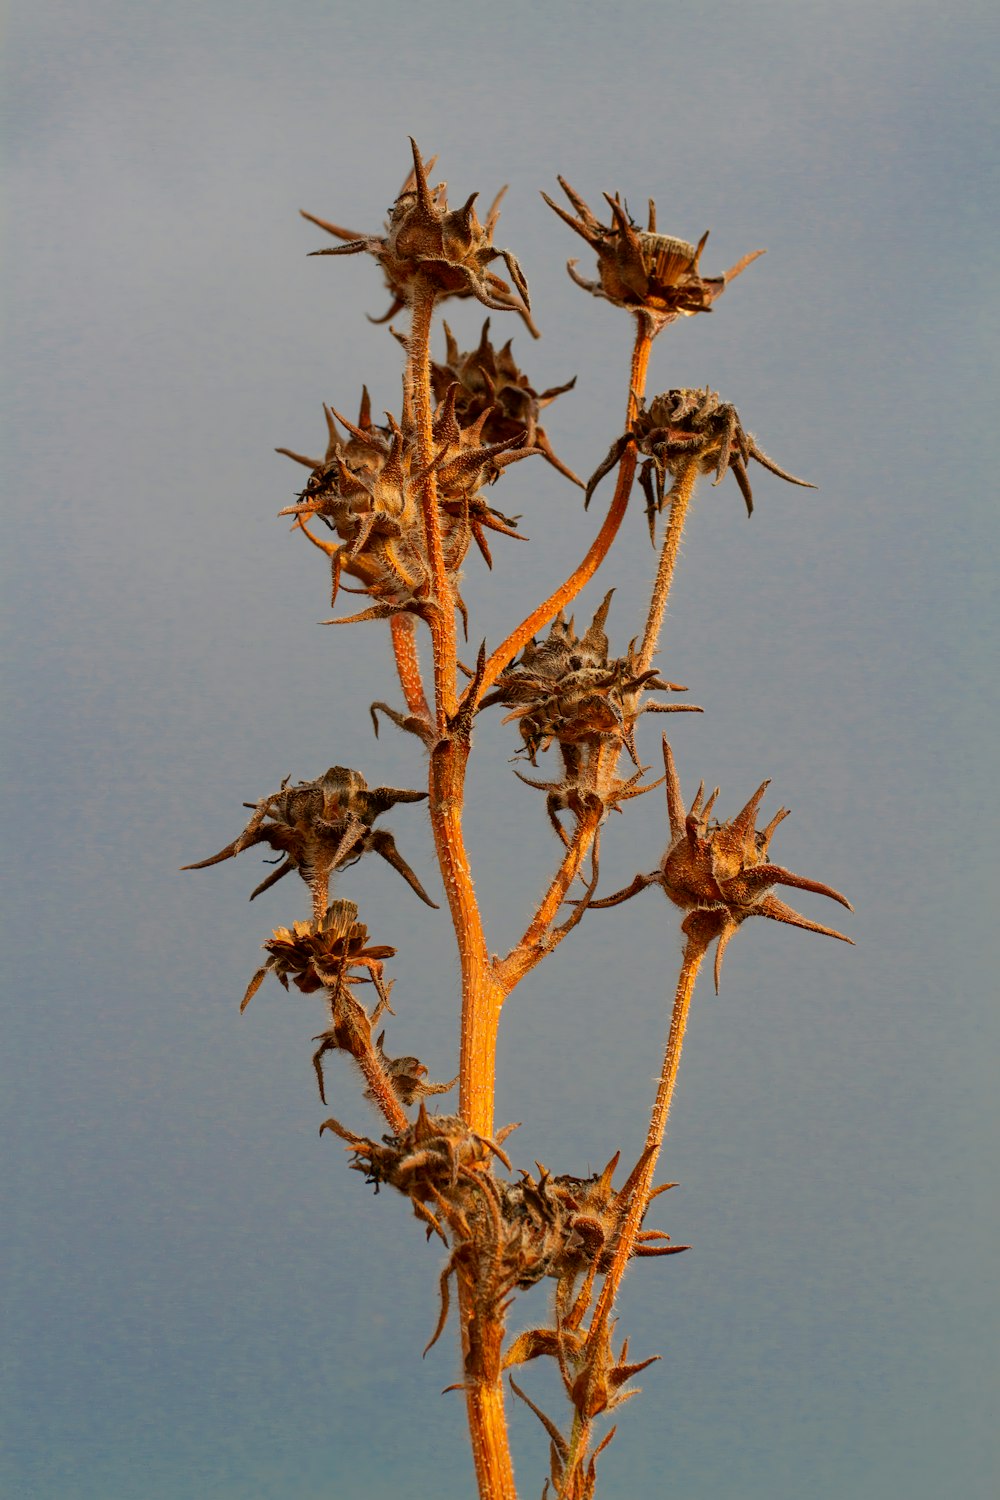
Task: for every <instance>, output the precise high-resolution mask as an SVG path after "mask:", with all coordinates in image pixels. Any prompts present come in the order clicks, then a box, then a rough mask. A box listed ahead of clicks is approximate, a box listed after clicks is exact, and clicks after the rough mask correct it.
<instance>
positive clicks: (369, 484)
mask: <svg viewBox="0 0 1000 1500" xmlns="http://www.w3.org/2000/svg"><path fill="white" fill-rule="evenodd" d="M457 389H458V387H457V385H456V386H453V387H452V388H451V389H449V391H448V392H446V393H445V396H444V397H443V399H442V400H441V402H440V403H439V404H438V406H437V408H436V410H435V412H434V416H433V421H432V428H431V435H432V441H433V446H434V458H433V462H432V466H431V467H432V468H433V470H434V473H435V477H436V490H437V500H438V508H439V515H440V523H441V543H442V550H443V553H444V561H445V568H446V570H447V572H448V574H449V576H450V577H451V579H452V580H453V582H455V583H456V585H457V581H458V576H459V570H460V569H461V566H462V563H463V562H464V560H465V555H466V553H467V551H468V548H469V543H470V542H471V541H475V542H476V544H477V545H478V547H479V549H480V551H481V552H482V554H483V556H484V558H485V559H486V561H487V563H488V564H490V565H492V559H491V556H490V551H489V546H488V545H487V542H486V535H485V534H486V532H487V531H497V532H501V533H502V534H503V535H505V536H512V537H518V536H519V533H518V532H517V531H516V530H515V529H514V523H513V522H512V521H511V520H510V519H508V517H506V516H503V515H501V514H500V512H499V511H497V510H494V509H493V508H492V507H491V506H490V505H489V504H488V502H487V500H486V497H485V495H484V494H483V493H482V487H483V486H484V485H487V484H491V483H492V482H493V481H494V480H495V479H496V478H497V476H498V475H499V474H500V473H501V472H502V470H503V469H504V468H506V467H507V465H508V464H511V463H516V462H517V461H518V459H521V458H528V457H530V456H531V455H532V454H533V453H534V452H535V451H536V450H535V449H533V448H528V447H524V446H522V439H523V437H524V433H523V431H519V432H517V433H515V434H513V435H511V436H507V437H505V438H504V439H503V440H502V441H499V442H492V443H484V442H483V441H482V431H483V423H484V420H485V419H484V417H483V416H480V417H479V418H478V419H477V420H476V421H475V422H474V423H472V424H471V425H470V426H466V427H463V426H462V425H461V424H460V423H459V421H458V418H457V416H456V408H455V397H456V393H457ZM324 412H325V414H326V419H327V430H328V433H329V443H328V445H327V449H326V453H325V455H324V457H323V458H322V459H313V458H308V457H306V456H304V455H303V454H299V453H295V452H293V451H292V450H291V449H288V448H281V449H279V450H278V451H279V452H280V453H284V454H285V455H286V456H288V457H289V458H292V459H294V460H295V461H296V462H297V463H301V464H304V465H305V466H306V467H308V468H311V469H312V473H311V475H310V478H309V482H308V484H307V485H306V487H305V489H304V490H303V491H302V493H301V494H300V495H299V497H298V500H297V502H296V504H295V505H292V506H289V507H287V509H285V510H283V511H282V512H281V514H282V515H293V516H295V517H296V518H297V524H298V525H299V527H300V529H301V530H302V531H304V532H305V534H306V536H307V537H308V538H309V540H310V541H311V542H313V544H314V545H315V546H317V547H319V548H320V549H321V550H322V551H323V552H325V553H326V554H327V556H328V557H329V558H330V561H331V565H332V570H333V588H332V600H331V602H332V603H333V602H335V601H336V597H337V591H338V588H339V586H340V579H341V576H342V574H343V573H348V574H350V575H351V576H352V577H354V578H356V579H358V580H360V582H361V583H362V585H363V592H365V593H367V594H368V596H369V597H370V598H371V600H372V601H373V603H372V607H371V609H369V610H367V611H365V612H364V613H363V615H361V616H355V617H352V618H365V619H371V618H382V617H385V616H387V615H391V614H396V613H398V612H400V611H409V612H412V613H415V614H419V615H422V614H425V613H426V611H427V609H428V608H429V607H430V605H431V604H432V603H433V602H434V601H433V600H432V598H431V578H432V569H431V566H430V562H429V559H428V556H427V538H426V530H425V527H424V522H423V513H422V501H421V493H422V485H423V481H424V479H425V478H426V475H427V468H426V466H423V465H421V462H420V457H419V452H418V441H417V432H416V425H415V422H414V417H413V412H412V408H411V406H410V403H409V401H408V400H406V399H405V396H404V405H403V414H402V421H401V422H397V420H396V418H395V417H394V416H392V415H391V413H386V425H385V426H377V425H375V424H373V423H372V421H371V412H370V405H369V403H368V396H367V391H366V392H365V394H364V397H363V399H362V406H361V415H360V417H359V420H358V422H357V423H353V422H350V421H349V420H348V419H347V418H346V417H345V416H342V415H341V413H340V412H337V411H335V410H334V409H333V408H332V407H324ZM338 422H339V423H340V424H341V425H342V426H343V428H344V429H345V431H346V433H347V440H346V441H345V440H343V439H342V438H341V436H340V433H339V430H338V427H337V423H338ZM312 517H319V518H320V519H321V520H322V521H323V522H324V523H325V524H326V525H327V526H328V527H329V528H330V529H331V530H333V531H335V532H336V534H337V536H338V537H339V538H340V545H337V544H334V543H332V542H327V541H324V540H322V539H320V538H318V537H316V536H314V535H313V534H312V532H310V530H309V528H308V525H307V522H308V521H309V520H310V519H311V518H312ZM330 623H334V622H330ZM336 623H346V621H340V622H336Z"/></svg>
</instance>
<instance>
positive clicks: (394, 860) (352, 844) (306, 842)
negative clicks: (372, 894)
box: [183, 766, 437, 919]
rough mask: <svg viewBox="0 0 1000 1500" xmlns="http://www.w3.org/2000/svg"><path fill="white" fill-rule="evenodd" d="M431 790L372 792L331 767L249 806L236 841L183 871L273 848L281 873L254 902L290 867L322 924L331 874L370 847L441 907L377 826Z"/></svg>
mask: <svg viewBox="0 0 1000 1500" xmlns="http://www.w3.org/2000/svg"><path fill="white" fill-rule="evenodd" d="M426 796H427V793H426V792H410V791H403V790H402V789H400V788H398V787H388V786H378V787H371V788H369V786H368V783H367V781H366V780H365V778H364V777H363V776H362V775H361V773H360V771H352V770H350V769H349V768H348V767H347V766H331V767H330V769H329V770H328V771H325V772H324V773H323V775H322V776H320V777H317V779H316V780H315V781H300V782H299V783H298V784H297V785H296V786H291V787H290V786H288V784H287V781H286V782H285V783H283V784H282V787H281V790H280V791H278V792H272V793H271V795H270V796H269V797H263V798H262V799H261V801H260V802H258V803H256V804H254V803H252V802H246V803H244V806H245V807H253V809H254V814H253V817H252V818H251V819H250V821H249V823H248V824H247V826H246V827H245V828H244V830H243V832H242V833H241V834H240V836H239V838H235V839H233V841H232V843H230V844H227V845H226V847H225V848H224V849H220V850H219V852H218V854H213V855H212V857H211V858H210V859H203V860H200V861H199V862H198V863H197V864H193V865H184V867H183V868H184V869H185V870H204V869H206V868H207V867H208V866H209V865H217V864H219V863H220V862H221V861H222V860H225V859H233V858H235V856H236V855H237V854H241V853H242V852H243V850H244V849H250V848H252V847H253V846H254V845H255V844H268V845H269V846H270V847H271V848H272V849H276V850H278V852H279V853H280V854H283V855H284V859H283V861H282V863H281V864H279V866H278V868H277V869H276V870H275V871H274V872H273V873H272V874H270V875H269V876H268V877H267V879H266V880H263V881H261V883H260V885H259V886H257V888H256V890H254V891H252V892H251V895H250V900H251V901H252V900H253V899H254V897H255V896H259V895H260V894H261V892H262V891H266V890H268V888H269V887H270V886H272V885H274V884H275V882H276V881H278V880H281V879H282V877H283V876H285V875H287V874H288V873H289V872H290V871H291V870H298V872H299V874H300V876H301V877H302V879H303V880H304V881H305V882H306V884H307V885H308V886H309V887H310V889H311V890H312V894H313V911H314V913H315V916H316V918H317V919H320V918H322V916H323V914H324V913H325V912H326V909H327V903H328V901H329V887H330V877H331V875H332V874H333V873H334V871H336V870H340V869H343V868H344V867H345V866H346V865H349V864H353V863H354V862H355V860H357V859H360V858H361V856H362V855H363V854H367V853H368V852H369V850H374V851H375V853H376V854H380V855H381V856H382V858H383V859H384V860H386V862H387V863H388V864H390V865H392V867H393V869H394V870H398V871H399V873H400V875H402V877H403V879H404V880H405V881H406V883H407V885H409V886H410V887H411V888H412V889H413V890H414V891H416V893H417V895H418V896H419V897H420V899H421V901H425V902H426V903H427V905H428V906H436V905H437V903H436V902H434V901H432V900H431V898H430V896H428V894H427V892H426V891H425V890H424V888H423V886H422V885H421V884H420V881H419V880H418V879H417V877H416V875H414V873H413V871H412V870H411V869H410V867H409V865H408V864H407V863H406V861H405V860H404V859H403V857H402V855H401V854H400V853H399V850H398V849H397V848H396V844H395V840H394V839H393V837H392V834H391V833H389V832H388V831H387V830H386V829H384V828H373V827H372V824H373V823H374V821H375V819H376V818H377V817H378V816H379V814H380V813H383V812H386V811H387V810H388V809H389V808H390V807H393V806H394V805H395V804H396V803H397V802H423V801H424V800H425V798H426Z"/></svg>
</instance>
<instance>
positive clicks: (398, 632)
mask: <svg viewBox="0 0 1000 1500" xmlns="http://www.w3.org/2000/svg"><path fill="white" fill-rule="evenodd" d="M389 624H390V629H391V631H392V650H393V654H394V656H395V658H396V671H397V672H398V674H399V685H400V687H401V688H402V689H403V697H404V698H405V699H406V706H407V708H408V709H409V710H410V713H411V714H416V715H417V716H418V718H421V719H427V720H430V718H431V711H430V708H429V707H428V704H427V698H426V696H425V694H424V682H423V678H422V677H421V675H420V661H419V659H418V657H417V634H416V622H415V620H414V618H413V616H412V615H393V617H392V619H391V621H390V622H389Z"/></svg>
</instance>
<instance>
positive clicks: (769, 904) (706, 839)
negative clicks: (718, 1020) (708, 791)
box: [590, 736, 854, 989]
mask: <svg viewBox="0 0 1000 1500" xmlns="http://www.w3.org/2000/svg"><path fill="white" fill-rule="evenodd" d="M663 764H664V768H665V771H666V786H667V815H668V818H669V822H670V843H669V844H668V845H667V849H666V851H665V853H664V855H663V858H662V860H661V861H660V865H659V868H658V869H656V870H654V871H653V872H652V874H650V875H637V876H636V877H635V879H634V880H633V882H632V884H631V885H630V886H627V887H626V888H625V889H624V890H621V891H617V892H616V893H615V895H613V896H605V897H603V898H602V899H601V900H598V901H591V902H590V905H591V907H595V906H596V907H600V906H617V905H618V903H619V902H621V901H627V900H628V899H629V897H631V896H634V895H636V894H637V892H639V891H641V890H644V889H645V887H646V886H647V885H658V886H659V887H660V889H661V890H662V891H663V893H664V895H665V896H666V897H667V899H668V900H669V901H672V902H673V903H674V905H675V906H679V907H680V908H681V909H682V910H683V911H686V912H688V913H689V914H690V915H689V916H688V917H687V918H686V920H685V922H684V924H683V925H684V930H685V931H686V932H688V933H689V935H690V934H691V933H692V932H693V931H695V930H697V931H698V933H699V935H700V936H701V937H703V938H704V940H705V942H706V945H707V944H709V943H712V942H714V941H715V940H716V939H718V948H717V950H716V956H715V987H716V989H718V987H719V976H720V974H721V972H722V960H723V955H724V954H725V951H726V947H727V946H728V944H729V941H730V939H731V938H732V936H733V934H734V933H736V932H738V931H739V928H740V927H741V926H742V924H743V923H744V922H745V921H746V919H747V918H748V917H770V918H771V920H772V921H774V922H786V923H788V925H789V926H791V927H804V928H805V929H806V931H807V932H820V933H823V934H824V935H825V936H826V937H834V938H839V939H840V941H841V942H842V943H850V942H852V941H853V940H852V939H851V938H849V937H845V936H844V934H843V933H842V932H837V931H835V930H834V928H832V927H822V926H821V925H820V924H819V923H818V922H811V921H809V919H808V918H807V917H803V916H800V915H799V913H798V912H797V911H793V910H792V908H791V907H790V906H787V905H786V904H785V902H784V901H781V900H779V899H778V897H777V896H775V895H774V894H773V891H774V887H775V886H777V885H787V886H793V887H794V888H795V889H797V890H800V891H814V892H815V893H816V894H817V895H818V896H829V897H830V899H831V901H839V902H840V904H841V906H846V907H847V910H848V911H853V910H854V908H853V906H852V905H851V903H850V902H849V901H848V899H847V897H846V896H842V895H841V894H840V892H839V891H835V890H834V889H833V887H832V886H829V885H823V884H822V882H820V881H818V880H808V879H806V877H805V876H804V875H793V874H792V872H791V871H790V870H785V869H783V868H782V867H781V866H780V865H774V864H771V862H770V861H769V859H768V849H769V846H770V843H771V838H772V835H773V834H774V831H775V829H776V828H777V827H778V824H779V823H781V822H782V821H783V820H784V819H785V818H787V817H788V809H787V808H785V807H783V808H780V809H779V810H778V812H776V813H775V815H774V817H773V818H772V819H771V821H770V823H768V825H767V827H766V828H764V829H761V830H758V829H757V828H756V826H755V825H756V820H757V810H758V808H759V807H760V803H761V800H762V798H763V796H764V793H765V792H766V791H767V788H768V787H769V786H770V782H769V781H764V782H762V783H761V785H760V786H759V787H758V788H757V790H756V791H755V792H754V794H753V796H752V797H751V798H750V801H749V802H748V803H747V804H746V806H745V807H744V808H743V809H742V811H741V812H739V813H737V815H736V817H735V818H732V819H731V820H730V821H729V822H728V823H718V822H713V821H712V820H711V814H712V809H713V807H714V806H715V800H716V798H717V797H718V795H719V789H718V787H716V789H715V791H714V792H713V793H712V795H711V796H710V797H709V798H708V800H707V802H706V801H703V798H704V790H705V789H704V786H703V785H702V786H699V788H698V791H697V793H696V794H695V799H694V801H693V802H692V804H691V807H690V809H689V811H687V812H685V810H684V803H683V801H682V799H681V789H680V781H679V779H678V776H677V768H676V766H675V765H674V757H673V753H672V751H671V749H670V745H669V743H668V742H667V738H666V736H664V739H663Z"/></svg>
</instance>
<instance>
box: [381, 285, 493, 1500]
mask: <svg viewBox="0 0 1000 1500" xmlns="http://www.w3.org/2000/svg"><path fill="white" fill-rule="evenodd" d="M434 301H435V298H434V293H433V290H432V288H431V287H430V285H425V286H422V287H418V289H417V293H416V295H415V297H414V301H413V318H412V323H411V328H410V338H409V341H408V360H407V394H408V396H409V398H410V400H411V401H412V403H413V412H414V419H415V422H416V429H417V453H418V461H419V464H420V468H421V471H422V473H423V479H422V482H421V503H422V507H423V521H424V538H425V543H426V551H427V562H428V568H429V572H430V585H431V597H430V599H429V601H428V603H429V605H430V608H429V610H428V623H429V626H430V632H431V642H432V646H433V651H434V721H435V724H436V726H437V732H438V735H439V739H438V741H437V744H436V745H435V746H434V748H433V750H432V752H431V759H430V776H429V791H430V798H429V810H430V819H431V827H432V829H433V832H434V843H435V847H436V850H437V857H438V864H439V866H440V869H441V875H442V879H443V880H444V888H445V894H446V896H447V900H448V909H449V911H450V913H451V920H452V924H453V926H454V929H455V938H456V942H457V944H458V955H459V962H460V964H461V971H462V1038H461V1054H460V1063H459V1105H458V1108H459V1114H460V1115H461V1116H462V1118H463V1119H464V1120H465V1122H466V1124H467V1125H468V1126H469V1128H470V1129H471V1130H474V1131H476V1132H477V1134H479V1135H484V1136H491V1135H492V1134H493V1107H494V1096H495V1092H496V1040H497V1030H498V1027H499V1022H500V1006H501V1000H502V996H501V992H500V989H499V986H498V985H497V983H496V980H495V979H494V977H493V972H492V968H491V965H490V961H489V953H488V952H487V948H486V938H485V935H484V932H483V923H482V917H481V915H480V912H479V905H478V903H477V901H476V893H475V890H474V888H473V884H472V873H471V870H470V868H469V860H468V855H467V853H466V849H465V839H464V836H463V831H462V808H463V803H464V798H465V770H466V765H467V762H468V758H469V749H470V733H469V727H468V725H465V726H464V727H463V726H462V725H461V722H460V720H459V719H456V708H457V701H456V694H455V670H456V637H455V600H454V591H453V588H452V584H451V580H450V579H449V577H448V573H447V569H446V566H445V560H444V551H443V548H442V543H441V528H440V520H439V516H438V508H437V482H436V477H435V473H434V441H433V430H432V420H433V418H432V410H431V378H430V377H431V363H430V331H431V318H432V314H433V311H434ZM394 647H395V650H396V660H397V666H398V667H399V668H400V679H401V682H402V685H403V690H404V693H405V694H406V697H407V702H408V704H409V706H410V707H411V709H412V708H414V707H415V706H416V704H417V692H416V682H415V681H414V680H413V678H412V675H411V674H410V672H409V671H408V669H409V668H411V667H412V666H413V665H414V664H415V654H412V655H411V652H410V650H409V649H408V647H409V643H408V642H407V641H406V640H404V639H403V638H402V636H400V635H398V634H397V635H396V636H395V637H394ZM404 674H406V675H407V676H409V677H410V680H409V682H407V681H406V680H405V677H404ZM458 1281H459V1321H460V1327H461V1339H462V1356H463V1374H464V1380H463V1384H464V1389H465V1404H466V1413H467V1416H468V1423H469V1438H470V1442H471V1445H472V1458H473V1463H474V1465H475V1470H476V1480H477V1483H478V1486H479V1496H480V1500H517V1492H516V1490H515V1487H514V1468H513V1464H512V1461H511V1456H510V1445H509V1442H508V1438H507V1422H506V1418H505V1415H504V1400H503V1381H502V1379H501V1372H500V1359H499V1349H500V1329H499V1328H490V1329H476V1330H475V1335H476V1336H475V1337H472V1336H471V1334H472V1332H473V1330H472V1326H471V1325H472V1320H473V1318H474V1317H475V1316H476V1309H475V1305H474V1299H473V1297H472V1295H471V1291H470V1289H469V1288H467V1286H466V1283H465V1280H464V1278H462V1277H459V1278H458ZM484 1350H485V1351H492V1354H493V1355H495V1357H488V1358H485V1359H484V1358H483V1351H484Z"/></svg>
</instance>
